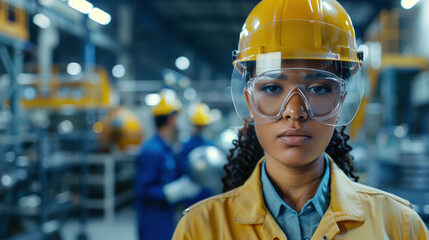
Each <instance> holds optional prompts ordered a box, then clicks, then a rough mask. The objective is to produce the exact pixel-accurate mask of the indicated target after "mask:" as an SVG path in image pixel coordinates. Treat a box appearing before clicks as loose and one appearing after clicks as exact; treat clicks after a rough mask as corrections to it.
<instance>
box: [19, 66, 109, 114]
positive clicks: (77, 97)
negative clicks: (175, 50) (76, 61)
mask: <svg viewBox="0 0 429 240" xmlns="http://www.w3.org/2000/svg"><path fill="white" fill-rule="evenodd" d="M42 87H43V85H42V83H41V79H39V78H36V79H34V80H33V81H29V82H24V83H23V84H22V89H23V92H24V94H23V95H24V98H23V99H22V105H23V107H24V108H25V109H40V108H43V109H52V110H60V109H64V108H69V109H75V110H85V109H107V108H110V107H112V106H113V89H112V87H111V85H110V83H109V78H108V75H107V72H106V71H105V69H103V68H101V67H96V68H94V71H92V72H91V73H88V74H84V75H83V77H82V78H80V79H75V78H73V77H72V76H70V75H65V74H62V75H61V74H52V77H51V80H50V82H49V92H48V94H47V95H44V94H43V90H42ZM26 92H31V94H25V93H26Z"/></svg>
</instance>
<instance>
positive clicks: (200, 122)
mask: <svg viewBox="0 0 429 240" xmlns="http://www.w3.org/2000/svg"><path fill="white" fill-rule="evenodd" d="M189 120H190V122H191V123H192V125H193V128H194V129H193V132H192V135H191V136H190V138H189V139H188V140H187V141H186V142H184V143H183V145H182V150H181V151H180V153H179V156H178V159H179V162H180V164H181V169H182V171H183V173H184V174H189V166H188V160H187V159H188V157H189V153H191V152H192V150H194V149H195V148H197V147H201V146H213V145H214V144H213V142H212V141H211V140H209V139H207V138H206V137H204V136H203V132H204V129H205V128H206V127H207V126H209V125H210V124H211V123H212V118H211V114H210V108H209V107H208V106H207V104H205V103H198V104H194V105H192V106H191V108H190V113H189Z"/></svg>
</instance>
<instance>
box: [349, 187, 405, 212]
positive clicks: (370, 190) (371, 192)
mask: <svg viewBox="0 0 429 240" xmlns="http://www.w3.org/2000/svg"><path fill="white" fill-rule="evenodd" d="M353 184H354V186H355V189H356V191H357V192H358V193H359V194H360V195H363V196H367V197H370V198H375V197H381V198H385V199H388V200H390V201H392V202H393V203H396V204H399V205H403V206H406V207H410V208H413V205H412V204H410V202H409V201H408V200H406V199H404V198H401V197H398V196H396V195H394V194H392V193H388V192H386V191H383V190H380V189H377V188H374V187H370V186H367V185H364V184H361V183H355V182H353Z"/></svg>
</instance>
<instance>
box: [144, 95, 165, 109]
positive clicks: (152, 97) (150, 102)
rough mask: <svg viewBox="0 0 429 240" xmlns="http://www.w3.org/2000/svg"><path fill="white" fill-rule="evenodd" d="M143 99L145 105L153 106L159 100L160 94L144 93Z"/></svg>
mask: <svg viewBox="0 0 429 240" xmlns="http://www.w3.org/2000/svg"><path fill="white" fill-rule="evenodd" d="M144 101H145V103H146V105H148V106H151V107H153V106H155V105H157V104H158V103H159V102H160V101H161V96H160V95H159V94H157V93H151V94H148V95H146V97H145V100H144Z"/></svg>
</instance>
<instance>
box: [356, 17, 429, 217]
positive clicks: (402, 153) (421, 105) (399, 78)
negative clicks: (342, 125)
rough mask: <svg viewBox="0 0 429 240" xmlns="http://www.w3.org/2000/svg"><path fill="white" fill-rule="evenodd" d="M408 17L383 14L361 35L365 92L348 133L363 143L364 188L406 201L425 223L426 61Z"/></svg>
mask: <svg viewBox="0 0 429 240" xmlns="http://www.w3.org/2000/svg"><path fill="white" fill-rule="evenodd" d="M408 14H409V13H407V12H404V11H401V10H399V9H392V10H390V11H388V10H384V11H382V12H380V15H379V16H378V17H377V18H376V19H375V20H374V22H373V23H372V24H371V25H370V26H369V28H368V30H367V32H366V40H367V42H366V46H367V48H368V49H367V50H368V52H369V53H370V54H369V57H368V58H367V59H366V64H367V66H366V67H367V71H368V75H369V79H370V82H369V84H368V88H367V90H369V91H367V94H366V96H365V99H364V101H363V102H364V104H363V106H361V110H362V111H361V112H360V113H359V114H358V116H357V119H356V120H357V121H355V122H354V125H352V133H353V134H357V133H358V132H359V133H360V134H361V135H362V136H360V137H361V138H360V139H361V141H363V142H366V143H367V144H366V148H365V149H366V150H367V152H366V154H365V156H363V157H362V159H365V161H366V164H365V166H368V169H367V170H368V178H367V183H368V184H370V185H372V186H375V187H378V188H380V189H383V190H386V191H388V192H391V193H393V194H396V195H398V196H401V197H403V198H405V199H407V200H409V201H410V202H411V203H412V204H414V206H415V210H416V211H417V212H418V213H419V214H420V216H421V217H422V218H424V219H429V177H428V176H429V151H428V149H429V131H428V129H429V122H428V119H429V118H428V111H427V109H428V106H429V97H428V95H427V92H428V90H429V85H428V83H429V75H428V72H427V71H428V70H429V59H427V58H426V57H425V56H422V55H419V51H418V46H415V45H414V44H413V42H414V39H412V38H411V36H413V35H412V34H409V33H410V32H413V29H414V27H415V26H414V25H415V24H414V23H413V22H412V19H414V18H413V17H412V16H409V15H408ZM413 47H414V48H415V49H414V50H413ZM363 119H365V120H363ZM360 127H361V130H360V131H359V130H358V129H359V128H360ZM362 130H363V131H362ZM360 149H363V148H360Z"/></svg>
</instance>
